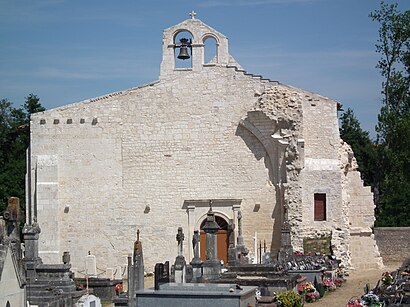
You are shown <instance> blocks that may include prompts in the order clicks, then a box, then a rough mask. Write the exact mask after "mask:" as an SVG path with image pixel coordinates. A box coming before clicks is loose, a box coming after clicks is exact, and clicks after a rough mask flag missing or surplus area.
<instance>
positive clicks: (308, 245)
mask: <svg viewBox="0 0 410 307" xmlns="http://www.w3.org/2000/svg"><path fill="white" fill-rule="evenodd" d="M330 244H331V238H330V236H323V237H320V238H303V252H304V254H305V255H309V254H314V253H320V254H324V255H330V254H331V253H332V250H331V245H330Z"/></svg>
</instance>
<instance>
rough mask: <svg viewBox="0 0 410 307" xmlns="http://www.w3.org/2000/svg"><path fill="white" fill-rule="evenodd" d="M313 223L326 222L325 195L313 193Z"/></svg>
mask: <svg viewBox="0 0 410 307" xmlns="http://www.w3.org/2000/svg"><path fill="white" fill-rule="evenodd" d="M314 218H315V221H326V194H324V193H315V208H314Z"/></svg>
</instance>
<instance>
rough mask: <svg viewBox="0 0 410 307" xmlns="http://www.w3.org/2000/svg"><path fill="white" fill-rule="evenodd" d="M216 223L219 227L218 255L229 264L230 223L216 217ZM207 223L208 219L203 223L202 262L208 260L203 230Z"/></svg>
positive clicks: (217, 234)
mask: <svg viewBox="0 0 410 307" xmlns="http://www.w3.org/2000/svg"><path fill="white" fill-rule="evenodd" d="M215 222H216V223H217V224H218V225H219V230H218V232H217V233H216V241H217V255H218V259H219V260H222V261H223V262H224V263H225V264H226V263H228V247H229V232H228V222H227V221H226V220H225V219H224V218H223V217H221V216H219V215H215ZM205 223H206V217H205V218H204V220H203V221H202V223H201V227H200V228H201V232H200V242H201V244H200V257H201V260H202V261H205V260H206V233H205V232H204V231H203V230H202V228H203V227H204V225H205Z"/></svg>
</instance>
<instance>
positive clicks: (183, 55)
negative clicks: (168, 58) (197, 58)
mask: <svg viewBox="0 0 410 307" xmlns="http://www.w3.org/2000/svg"><path fill="white" fill-rule="evenodd" d="M177 58H178V59H180V60H187V59H189V58H190V56H189V54H188V48H187V47H186V46H181V48H179V54H178V57H177Z"/></svg>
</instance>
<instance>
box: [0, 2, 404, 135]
mask: <svg viewBox="0 0 410 307" xmlns="http://www.w3.org/2000/svg"><path fill="white" fill-rule="evenodd" d="M387 2H388V3H390V2H389V1H387ZM377 8H379V1H377V0H254V1H245V0H211V1H189V0H184V1H180V0H173V1H163V0H161V1H155V0H151V1H145V0H138V1H137V0H121V1H105V0H98V1H97V0H0V43H1V48H0V98H7V99H8V100H10V101H12V102H13V103H14V104H15V105H16V106H19V105H21V104H22V103H23V102H24V97H26V96H27V95H28V94H30V93H34V94H36V95H38V96H39V97H40V99H41V102H42V104H43V106H45V107H46V108H48V109H49V108H53V107H57V106H62V105H65V104H69V103H73V102H77V101H81V100H83V99H87V98H91V97H96V96H101V95H104V94H107V93H110V92H115V91H119V90H123V89H127V88H131V87H134V86H137V85H142V84H145V83H149V82H152V81H155V80H157V79H158V77H159V66H160V62H161V56H162V55H161V52H162V49H161V44H162V30H163V29H165V28H168V27H170V26H172V25H175V24H177V23H179V22H181V21H183V20H184V19H187V18H189V16H188V13H189V12H190V11H192V10H195V11H196V12H197V14H198V15H197V18H198V19H200V20H202V21H203V22H205V23H207V24H208V25H210V26H211V27H213V28H215V29H217V30H218V31H220V32H221V33H223V34H225V35H226V36H227V37H228V38H229V48H230V53H231V54H232V55H233V56H234V58H235V59H236V60H237V61H238V62H239V63H240V64H241V65H242V66H243V67H244V68H245V69H246V70H247V71H249V72H251V73H254V74H261V75H263V76H264V77H267V78H270V79H273V80H278V81H280V82H282V83H286V84H290V85H293V86H296V87H300V88H303V89H306V90H310V91H313V92H316V93H319V94H322V95H324V96H328V97H330V98H333V99H335V100H337V101H340V102H341V103H342V104H343V106H344V109H347V108H348V107H351V108H353V109H354V111H355V113H356V116H357V117H358V118H359V120H360V122H361V124H362V127H363V128H364V129H366V130H369V131H370V132H371V134H372V135H374V126H375V124H376V122H377V114H378V112H379V108H380V99H381V96H380V87H381V81H382V80H381V78H380V76H379V73H378V71H377V69H376V68H375V65H376V63H377V61H378V59H379V55H378V54H376V53H375V51H374V50H375V48H374V44H375V42H376V40H377V38H378V33H377V30H378V24H377V23H375V22H373V21H372V20H371V19H370V18H369V17H368V15H369V13H370V12H371V11H373V10H375V9H377ZM399 8H400V9H401V10H408V9H410V1H405V0H402V1H399Z"/></svg>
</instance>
